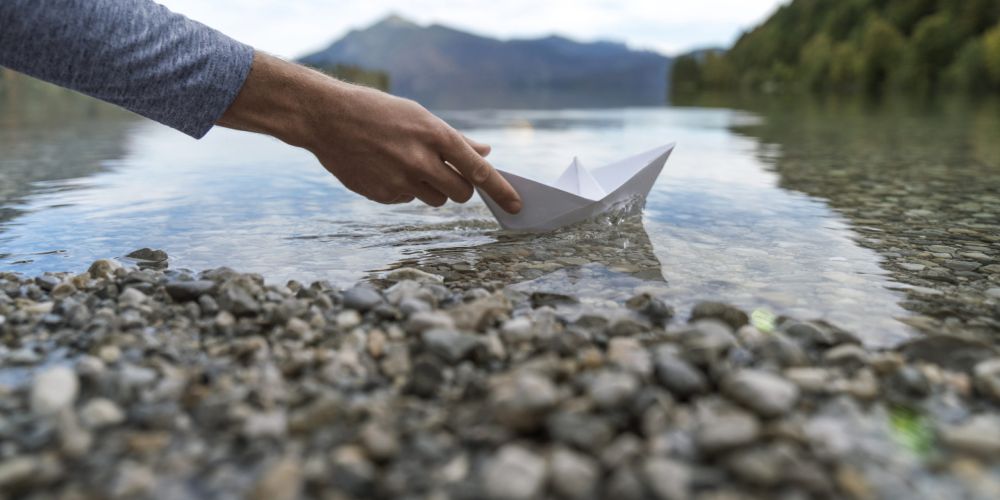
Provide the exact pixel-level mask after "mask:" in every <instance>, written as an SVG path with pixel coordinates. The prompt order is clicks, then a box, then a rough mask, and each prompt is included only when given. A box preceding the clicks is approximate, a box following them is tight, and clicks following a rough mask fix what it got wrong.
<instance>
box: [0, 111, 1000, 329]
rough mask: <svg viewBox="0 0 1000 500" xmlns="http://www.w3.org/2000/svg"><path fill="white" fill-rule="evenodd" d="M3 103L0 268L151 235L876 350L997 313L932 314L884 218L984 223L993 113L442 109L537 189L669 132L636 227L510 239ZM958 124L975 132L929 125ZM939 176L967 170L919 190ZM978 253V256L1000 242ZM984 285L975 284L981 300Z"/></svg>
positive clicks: (187, 257) (235, 153)
mask: <svg viewBox="0 0 1000 500" xmlns="http://www.w3.org/2000/svg"><path fill="white" fill-rule="evenodd" d="M0 102H2V101H0ZM5 106H6V108H5V109H3V110H2V111H0V115H3V116H5V117H6V119H2V120H0V172H3V177H5V178H6V179H5V180H4V181H2V182H0V195H2V198H0V271H14V272H20V273H25V274H29V275H30V274H37V273H41V272H46V271H66V270H71V271H82V270H84V269H85V268H86V267H87V265H88V264H89V263H90V262H91V261H93V260H95V259H97V258H103V257H109V256H113V257H114V256H122V255H124V254H126V253H128V252H129V251H131V250H134V249H136V248H140V247H147V246H148V247H153V248H160V249H163V250H166V251H167V252H168V254H169V255H170V266H171V267H173V268H188V269H195V270H200V269H206V268H212V267H217V266H229V267H233V268H235V269H238V270H241V271H249V272H258V273H261V274H263V275H264V276H265V277H266V278H268V279H269V280H272V281H283V280H287V279H290V278H294V279H298V280H300V281H309V280H315V279H325V280H330V281H331V282H333V283H335V284H338V285H342V286H344V285H348V284H350V283H352V282H354V281H357V280H359V279H375V278H377V277H378V276H379V275H380V273H382V272H384V271H386V270H388V269H393V268H396V267H401V266H414V267H420V268H422V269H426V270H429V271H432V272H436V273H439V274H443V275H445V276H446V277H447V278H448V279H449V280H450V281H453V282H458V283H460V284H465V285H468V284H471V283H490V284H498V285H503V286H511V287H514V288H517V289H524V290H545V291H553V292H563V293H574V294H580V295H582V296H583V297H584V299H585V301H587V302H589V303H592V304H595V305H599V304H600V303H601V302H603V301H622V300H625V299H626V298H628V297H629V296H631V295H632V294H634V293H636V292H637V291H649V292H653V293H656V294H658V295H661V296H664V297H665V298H666V299H667V300H668V301H669V302H671V303H672V304H674V305H676V306H678V309H679V311H680V313H681V314H682V315H683V314H684V313H685V312H686V311H687V310H688V309H689V308H690V307H691V306H692V305H693V304H694V303H696V302H697V301H699V300H704V299H711V300H721V301H725V302H730V303H733V304H736V305H738V306H741V307H745V308H748V309H751V310H755V309H765V310H768V311H771V312H774V313H777V314H788V315H792V316H795V317H800V318H823V319H827V320H829V321H831V322H834V323H836V324H838V325H840V326H843V327H845V328H848V329H850V330H853V331H855V332H857V333H858V334H860V335H861V336H863V337H864V338H865V339H866V340H867V341H869V342H870V343H872V344H886V343H892V342H895V341H897V340H899V339H901V338H905V337H906V336H908V335H910V334H911V333H912V331H913V330H912V328H911V326H910V325H916V326H918V327H922V328H928V327H935V325H941V324H947V323H948V322H949V321H951V323H954V322H955V320H956V318H957V321H959V322H964V323H966V324H973V325H979V326H983V321H986V324H985V328H986V329H988V330H989V329H992V328H993V327H994V325H992V324H990V323H989V319H990V314H991V313H989V311H988V310H987V312H985V313H984V312H982V311H978V310H974V308H973V309H968V308H963V307H957V308H956V307H952V308H950V309H948V310H947V311H944V312H941V311H938V312H937V314H935V313H934V312H933V311H931V312H928V311H927V309H928V307H930V306H931V305H935V304H938V303H939V302H940V300H942V299H941V298H940V295H942V294H943V293H944V292H939V290H938V288H939V287H938V286H937V285H938V284H937V283H936V282H935V283H928V282H926V280H924V279H923V278H921V276H920V275H919V273H916V272H914V273H909V274H908V272H907V271H905V270H901V269H900V268H899V266H898V265H897V264H898V263H897V260H898V259H901V258H904V257H905V258H911V257H912V255H911V254H910V253H906V252H908V251H909V250H906V251H903V250H901V248H900V247H901V245H904V244H906V241H911V240H912V238H911V239H910V240H907V239H906V236H905V235H906V231H905V227H900V225H902V224H903V223H905V221H897V220H895V219H892V217H891V214H890V212H892V213H895V212H894V211H893V210H891V209H892V207H905V208H906V210H909V211H910V212H913V211H914V210H916V211H917V212H915V213H917V214H918V215H919V214H922V213H923V212H920V210H924V209H923V208H921V207H923V206H924V203H923V202H918V201H919V200H916V201H915V200H911V199H910V198H912V197H916V196H921V195H923V199H924V201H926V200H927V199H932V198H933V199H934V200H937V201H940V202H941V204H942V205H947V206H955V205H960V204H961V202H962V201H963V200H965V201H968V202H970V203H974V204H975V206H974V207H972V208H975V209H976V210H974V211H973V213H975V214H980V215H979V216H978V219H975V220H976V221H977V222H980V223H982V224H986V225H987V227H989V224H994V223H996V222H997V220H996V214H997V213H1000V208H998V205H1000V202H996V198H993V202H992V203H996V204H995V205H990V203H991V202H990V201H989V199H988V197H989V196H991V195H990V189H991V187H992V186H994V185H995V184H997V183H998V182H1000V181H998V180H997V178H998V177H1000V176H997V175H996V174H997V173H998V166H1000V152H997V150H996V146H995V140H993V139H990V138H991V137H992V138H995V137H1000V135H997V134H995V133H994V134H993V135H990V133H991V131H992V132H996V131H997V130H998V129H997V124H996V118H995V117H996V116H1000V114H996V113H995V111H994V114H992V115H990V114H989V113H983V112H982V110H978V111H977V110H965V111H962V112H961V113H959V116H957V117H956V116H949V121H945V122H942V121H940V118H941V116H942V115H941V112H940V111H935V110H928V111H926V112H921V113H916V114H914V115H907V116H906V117H905V118H901V117H899V116H896V115H894V114H893V113H891V112H888V111H884V110H882V111H879V110H876V111H871V113H874V115H866V114H864V113H861V116H857V115H856V114H851V113H850V112H845V111H844V110H842V109H840V107H839V106H836V105H833V106H826V107H821V108H819V110H816V109H813V108H803V107H797V108H795V109H798V110H800V111H799V112H797V113H796V114H789V113H787V112H784V111H780V112H779V111H774V110H771V109H768V108H767V107H766V106H765V107H763V108H762V109H757V110H754V111H753V112H751V111H741V110H737V109H732V108H709V107H683V108H681V107H674V108H670V107H668V108H646V109H604V110H569V111H517V110H507V111H461V112H447V113H442V116H443V117H444V118H445V119H447V120H449V121H450V122H451V123H453V124H455V125H456V126H458V127H459V128H461V129H462V130H463V132H465V133H466V134H467V135H470V136H472V137H474V138H476V139H478V140H480V141H483V142H487V143H489V144H491V145H492V146H493V151H494V153H493V154H492V155H491V156H490V159H491V160H492V161H493V163H494V164H495V165H497V166H499V167H501V168H504V169H507V170H510V171H513V172H515V173H520V174H523V175H527V176H530V177H535V178H540V179H554V178H555V177H556V176H557V175H558V173H559V172H560V171H561V170H562V169H563V168H565V166H566V165H567V164H568V163H569V161H570V159H571V158H572V157H573V156H574V155H576V156H579V157H580V159H581V160H582V161H583V162H584V163H585V164H587V165H594V166H597V165H601V164H603V163H606V162H610V161H613V160H616V159H619V158H621V157H624V156H627V155H630V154H632V153H635V152H639V151H643V150H646V149H649V148H652V147H655V146H658V145H661V144H664V143H667V142H672V141H675V142H677V144H678V146H677V149H676V151H675V152H674V154H673V156H672V157H671V158H670V160H669V161H668V162H667V165H666V168H665V169H664V171H663V174H662V175H661V177H660V179H659V180H658V182H657V183H656V185H655V186H654V188H653V190H652V192H651V193H650V196H649V199H648V202H647V206H646V209H645V211H644V213H643V214H642V216H641V217H629V218H625V220H623V221H607V220H604V221H595V222H592V223H589V224H586V225H583V226H580V227H575V228H569V229H565V230H561V231H557V232H554V233H550V234H544V235H518V234H511V233H505V232H503V231H500V230H499V228H498V226H497V225H496V224H495V222H494V221H493V219H492V217H491V216H490V214H489V212H488V211H487V210H486V208H485V206H484V205H482V203H481V202H480V201H478V200H477V199H473V201H471V202H469V203H467V204H465V205H455V204H448V205H446V206H445V207H443V208H441V209H433V208H428V207H423V206H420V205H417V204H410V205H403V206H399V205H396V206H383V205H377V204H374V203H371V202H369V201H367V200H364V199H363V198H361V197H358V196H355V195H353V194H352V193H350V192H348V191H347V190H346V189H344V188H343V187H341V186H340V185H339V184H338V183H337V182H336V180H335V179H334V178H332V177H331V176H330V175H329V174H327V173H326V172H325V171H324V170H323V169H322V168H321V167H320V166H319V165H318V163H317V162H316V161H315V160H314V159H313V158H312V157H311V156H310V155H309V154H308V153H307V152H304V151H301V150H296V149H293V148H291V147H288V146H286V145H284V144H282V143H280V142H278V141H276V140H273V139H270V138H267V137H262V136H257V135H252V134H246V133H241V132H234V131H229V130H222V129H217V130H214V131H212V132H211V133H210V134H209V135H208V136H207V137H206V138H204V139H203V140H201V141H194V140H192V139H189V138H187V137H185V136H183V135H181V134H179V133H177V132H174V131H172V130H170V129H167V128H165V127H162V126H160V125H157V124H154V123H150V122H147V121H142V120H137V119H134V118H131V117H127V116H120V115H118V114H115V113H96V114H95V113H89V114H88V113H83V114H80V113H77V114H74V115H72V116H69V117H67V118H66V119H60V118H52V117H53V116H55V117H59V116H60V115H59V113H58V112H53V111H52V110H49V111H48V112H46V113H43V114H42V115H44V117H46V118H44V119H41V120H34V121H32V120H15V119H12V118H11V117H12V116H13V117H17V116H18V113H19V110H18V109H17V108H18V105H17V103H16V102H13V101H7V102H6V104H5ZM781 109H785V108H781ZM962 113H964V114H962ZM37 115H38V114H37V113H36V115H34V116H36V117H37ZM966 119H969V120H973V119H974V120H978V122H975V124H974V125H968V126H964V127H962V128H961V130H959V131H956V130H955V129H954V128H950V129H947V130H945V131H944V133H940V134H935V133H933V131H935V130H936V129H937V127H936V126H935V124H952V125H954V124H956V123H958V124H965V123H966V122H965V121H964V120H966ZM899 123H905V124H906V126H907V127H908V128H906V129H898V128H895V125H896V124H899ZM845 124H847V125H849V127H847V128H841V127H844V126H845ZM880 127H881V128H880ZM886 127H888V128H889V129H891V130H889V131H886V130H885V128H886ZM872 131H882V132H883V134H882V135H879V134H872V133H871V132H872ZM976 134H979V135H976ZM886 135H888V136H891V138H892V140H885V141H883V142H880V138H881V139H885V137H884V136H886ZM980 136H981V137H982V139H979V140H978V141H979V142H975V141H976V140H975V139H970V137H973V138H974V137H980ZM911 147H912V148H915V149H913V150H911V149H908V148H911ZM911 160H912V161H915V162H918V163H916V164H914V163H912V162H911ZM908 162H909V163H908ZM941 165H950V166H951V167H947V168H946V167H941V168H944V170H945V172H944V173H942V172H941V168H935V167H936V166H937V167H940V166H941ZM927 172H930V173H927ZM956 172H957V174H956ZM952 174H954V175H960V177H959V178H961V179H964V178H965V177H962V176H974V177H978V178H979V182H978V183H977V184H974V185H963V183H962V182H958V183H951V184H946V185H945V187H946V188H947V190H945V191H940V190H939V191H935V192H934V196H931V197H928V196H926V195H927V189H929V186H930V187H932V186H941V185H944V184H940V183H941V182H946V181H947V179H948V178H949V175H952ZM901 176H902V177H901ZM942 176H943V177H944V178H945V180H942V179H940V177H942ZM934 179H937V180H936V181H935V182H938V183H937V184H933V183H932V184H927V183H926V182H925V181H929V180H934ZM894 183H895V184H894ZM897 184H898V185H897ZM965 184H968V183H965ZM886 185H891V186H894V187H893V188H892V189H889V188H886V187H885V186H886ZM920 186H923V187H924V188H927V189H924V188H919V187H920ZM992 192H993V193H996V192H1000V189H998V190H996V191H992ZM907 193H913V194H912V196H908V195H907ZM993 196H995V195H993ZM982 197H986V198H987V199H986V201H983V199H981V198H982ZM969 200H971V201H969ZM984 203H985V206H984ZM879 207H881V208H879ZM994 208H996V209H997V210H996V211H993V209H994ZM903 213H905V210H904V211H903ZM981 214H987V215H981ZM990 214H992V215H990ZM924 219H927V217H924ZM928 225H929V227H930V228H932V229H933V228H945V227H950V226H949V225H950V222H948V221H942V220H937V219H934V218H931V222H930V223H928ZM873 234H877V235H879V236H880V237H875V236H873ZM887 234H888V235H889V236H898V238H896V239H893V238H886V235H887ZM900 235H902V236H900ZM899 238H903V240H906V241H904V242H903V243H900V241H897V240H899ZM887 240H892V241H893V242H894V243H893V244H892V245H887V244H883V243H884V241H887ZM980 243H981V245H980V247H982V248H981V249H985V250H986V252H985V255H986V256H987V257H990V258H992V257H994V256H995V255H996V254H995V253H994V252H993V251H994V250H997V249H998V248H1000V247H998V243H996V242H991V241H984V242H980ZM983 245H985V246H983ZM974 246H975V245H974ZM977 248H979V247H977ZM901 252H903V253H901ZM904 254H905V255H904ZM914 258H915V257H914ZM998 274H1000V273H998ZM983 276H984V278H983V280H985V281H983V283H987V284H988V282H989V279H991V276H990V275H987V274H984V275H983ZM970 279H971V278H970ZM983 283H979V282H978V281H976V282H975V286H971V285H970V286H971V288H969V290H972V291H976V292H977V293H980V294H981V293H982V290H981V289H984V288H985V287H986V286H987V285H986V284H983ZM940 284H941V286H946V285H947V286H952V285H954V284H949V283H940ZM926 285H930V286H926ZM959 285H961V284H959ZM994 286H995V285H994ZM980 302H982V300H980ZM963 304H964V303H963ZM970 307H971V306H970ZM967 309H968V310H967ZM956 311H957V312H956ZM983 318H985V319H983ZM977 321H978V323H977Z"/></svg>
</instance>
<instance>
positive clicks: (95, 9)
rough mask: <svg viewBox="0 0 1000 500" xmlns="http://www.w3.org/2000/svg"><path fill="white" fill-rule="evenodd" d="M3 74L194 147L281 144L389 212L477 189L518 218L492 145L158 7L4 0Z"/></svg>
mask: <svg viewBox="0 0 1000 500" xmlns="http://www.w3.org/2000/svg"><path fill="white" fill-rule="evenodd" d="M0 65H3V66H7V67H10V68H12V69H14V70H17V71H20V72H22V73H26V74H28V75H31V76H35V77H37V78H40V79H43V80H47V81H50V82H52V83H55V84H57V85H61V86H64V87H68V88H71V89H74V90H77V91H79V92H82V93H85V94H88V95H91V96H93V97H96V98H98V99H102V100H105V101H108V102H111V103H114V104H117V105H119V106H122V107H124V108H127V109H129V110H131V111H134V112H136V113H138V114H140V115H143V116H146V117H148V118H151V119H153V120H156V121H158V122H161V123H164V124H166V125H168V126H171V127H173V128H176V129H178V130H180V131H182V132H184V133H186V134H188V135H191V136H193V137H196V138H197V137H201V136H203V135H204V134H205V133H206V132H208V130H209V129H210V128H211V127H212V126H213V125H215V124H216V122H218V123H219V124H221V125H223V126H228V127H232V128H238V129H242V130H250V131H255V132H262V133H267V134H270V135H273V136H275V137H278V138H279V139H282V140H284V141H285V142H287V143H289V144H292V145H296V146H300V147H304V148H306V149H308V150H310V151H311V152H313V153H314V154H315V155H316V157H317V158H318V159H319V160H320V162H321V163H322V164H323V165H324V166H325V167H326V169H327V170H329V171H330V172H331V173H332V174H334V175H335V176H337V178H339V179H340V180H341V182H343V183H344V185H345V186H347V188H348V189H351V190H352V191H355V192H357V193H360V194H362V195H364V196H366V197H368V198H370V199H372V200H375V201H379V202H382V203H393V202H406V201H409V200H412V199H413V198H420V199H421V200H422V201H424V202H426V203H428V204H431V205H435V206H437V205H441V204H442V203H444V202H445V199H446V197H448V198H452V199H454V200H455V201H460V202H463V201H466V200H468V199H469V197H471V196H472V186H471V184H470V181H471V183H474V184H476V185H480V186H482V187H483V189H484V190H486V192H488V193H489V194H490V196H492V197H493V198H494V199H495V200H496V201H497V202H498V203H500V204H501V206H503V207H505V208H506V209H507V210H509V211H518V210H520V200H519V199H518V197H517V193H515V192H514V190H513V188H511V186H510V185H509V184H508V183H507V182H506V181H505V180H503V178H502V177H501V176H500V175H499V174H498V173H497V172H496V171H495V170H494V169H493V167H492V166H490V164H489V163H488V162H486V160H485V159H483V157H482V156H481V155H485V154H486V153H487V152H488V151H489V148H488V147H487V146H484V145H480V144H477V143H475V142H472V141H470V140H467V139H465V138H464V137H462V136H461V134H459V133H458V132H456V131H455V130H454V129H452V128H451V127H449V126H448V125H446V124H445V123H444V122H443V121H441V120H440V119H438V118H437V117H435V116H434V115H432V114H431V113H429V112H427V111H426V110H425V109H423V108H422V107H421V106H419V105H418V104H416V103H414V102H412V101H408V100H404V99H399V98H396V97H392V96H390V95H388V94H384V93H381V92H378V91H375V90H371V89H366V88H363V87H358V86H354V85H349V84H346V83H343V82H339V81H337V80H335V79H333V78H329V77H326V76H324V75H322V74H320V73H318V72H314V71H311V70H308V69H306V68H304V67H302V66H299V65H295V64H292V63H288V62H285V61H282V60H280V59H277V58H274V57H270V56H267V55H264V54H255V53H254V51H253V49H252V48H251V47H249V46H247V45H244V44H241V43H239V42H237V41H235V40H232V39H231V38H229V37H226V36H225V35H223V34H221V33H219V32H217V31H215V30H212V29H211V28H208V27H206V26H204V25H202V24H199V23H196V22H194V21H191V20H189V19H187V18H185V17H183V16H180V15H177V14H174V13H172V12H170V11H169V10H167V9H166V8H164V7H162V6H160V5H158V4H156V3H154V2H152V1H151V0H0ZM251 68H252V69H251ZM237 95H238V97H237ZM445 162H447V163H445ZM449 165H450V166H449ZM453 167H454V168H453Z"/></svg>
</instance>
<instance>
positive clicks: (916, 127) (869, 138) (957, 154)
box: [734, 101, 1000, 338]
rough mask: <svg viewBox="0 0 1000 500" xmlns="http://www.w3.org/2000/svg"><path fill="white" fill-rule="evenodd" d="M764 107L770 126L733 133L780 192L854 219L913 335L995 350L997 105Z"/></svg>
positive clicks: (999, 173)
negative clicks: (967, 337) (806, 197)
mask: <svg viewBox="0 0 1000 500" xmlns="http://www.w3.org/2000/svg"><path fill="white" fill-rule="evenodd" d="M757 107H758V109H759V110H760V111H761V112H762V113H764V114H766V116H767V117H768V119H767V120H765V121H764V122H762V124H760V125H757V126H749V127H735V128H734V130H735V131H736V132H737V133H740V134H745V135H747V136H749V137H752V138H753V139H754V140H757V141H759V142H760V143H761V144H762V146H761V148H760V150H759V152H758V154H759V156H760V157H761V158H762V160H763V161H765V162H766V163H767V164H769V165H771V166H772V167H773V168H774V170H775V171H776V172H777V173H778V174H780V182H779V185H780V186H781V187H783V188H786V189H792V190H796V191H801V192H805V193H809V194H812V195H815V196H822V197H823V198H825V199H827V200H828V202H829V204H830V205H831V206H832V207H834V208H835V209H836V210H837V211H838V212H840V213H843V214H845V215H846V216H847V217H848V218H849V220H850V221H851V223H852V226H853V227H854V232H855V233H857V237H856V240H857V242H858V243H859V244H860V245H862V246H864V247H867V248H872V249H875V250H877V251H878V252H879V254H880V255H882V256H883V257H884V258H885V261H884V262H883V263H882V267H883V268H885V269H887V270H888V271H889V272H890V273H891V276H892V278H893V279H894V280H896V281H898V282H900V285H899V288H900V289H903V290H905V291H906V295H907V296H906V299H905V300H904V301H903V302H902V305H903V306H904V307H905V308H906V309H908V310H910V311H913V312H914V313H917V314H918V316H915V317H912V318H910V319H909V320H908V321H909V322H910V323H912V324H914V325H916V326H918V327H920V328H921V329H924V330H928V331H942V330H949V329H952V330H964V331H978V332H980V333H982V334H984V335H988V336H991V337H993V338H996V334H997V332H1000V304H998V303H997V300H996V297H991V296H990V295H988V292H987V291H988V290H990V289H993V290H997V287H998V286H1000V141H998V140H997V138H1000V102H997V101H977V102H964V101H944V102H933V103H925V104H923V105H921V106H914V104H913V103H899V102H889V103H884V104H882V105H880V106H878V107H873V106H871V105H864V103H859V102H848V103H844V102H837V101H830V102H815V101H814V102H805V103H799V104H798V105H795V106H788V105H787V103H785V104H782V105H774V106H763V107H761V106H760V105H758V106H757ZM834 110H836V112H834ZM774 150H777V151H780V154H772V153H771V151H774ZM994 293H995V292H994Z"/></svg>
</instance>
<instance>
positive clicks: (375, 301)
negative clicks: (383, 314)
mask: <svg viewBox="0 0 1000 500" xmlns="http://www.w3.org/2000/svg"><path fill="white" fill-rule="evenodd" d="M343 301H344V307H347V308H349V309H354V310H356V311H360V312H366V311H370V310H371V309H374V308H375V306H377V305H379V304H381V303H382V294H380V293H378V291H377V290H375V289H374V288H372V287H370V286H365V285H358V286H356V287H354V288H349V289H347V290H345V291H344V296H343Z"/></svg>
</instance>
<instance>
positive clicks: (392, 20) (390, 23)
mask: <svg viewBox="0 0 1000 500" xmlns="http://www.w3.org/2000/svg"><path fill="white" fill-rule="evenodd" d="M371 27H372V28H376V27H385V28H419V27H420V25H418V24H417V23H415V22H413V21H411V20H409V19H407V18H405V17H403V16H401V15H399V14H397V13H395V12H393V13H390V14H389V15H387V16H385V17H383V18H382V19H380V20H378V21H377V22H376V23H375V24H373V25H372V26H371Z"/></svg>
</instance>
